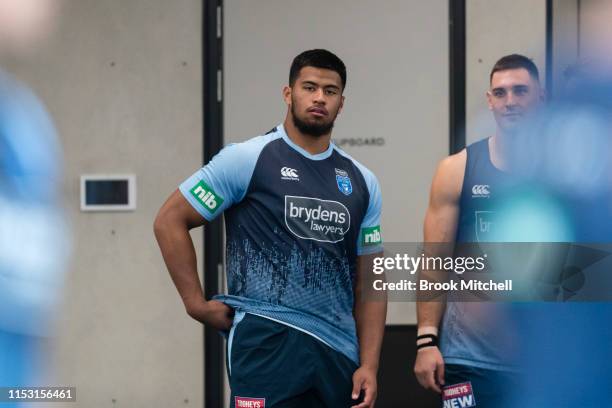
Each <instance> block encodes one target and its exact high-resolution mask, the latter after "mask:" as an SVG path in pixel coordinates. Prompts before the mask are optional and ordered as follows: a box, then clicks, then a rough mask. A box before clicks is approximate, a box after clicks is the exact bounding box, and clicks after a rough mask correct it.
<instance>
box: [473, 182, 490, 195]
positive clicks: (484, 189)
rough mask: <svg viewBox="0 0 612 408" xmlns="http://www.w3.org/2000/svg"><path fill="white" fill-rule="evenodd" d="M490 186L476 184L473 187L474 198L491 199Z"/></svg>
mask: <svg viewBox="0 0 612 408" xmlns="http://www.w3.org/2000/svg"><path fill="white" fill-rule="evenodd" d="M489 189H490V187H489V185H488V184H474V185H473V186H472V198H489V196H490V194H491V192H490V191H489Z"/></svg>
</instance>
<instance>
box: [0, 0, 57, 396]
mask: <svg viewBox="0 0 612 408" xmlns="http://www.w3.org/2000/svg"><path fill="white" fill-rule="evenodd" d="M53 6H55V2H52V1H47V0H43V1H40V0H0V57H1V56H4V55H6V53H7V52H10V53H11V54H15V53H22V52H23V51H25V52H27V51H29V48H28V47H31V46H32V44H33V42H35V41H37V40H38V39H40V38H41V36H43V35H44V34H45V33H46V32H47V28H48V26H49V23H50V22H51V18H52V16H53V14H54V10H55V7H53ZM0 61H1V60H0ZM60 163H61V152H60V146H59V143H58V140H57V137H56V134H55V131H54V128H53V125H52V123H51V120H50V118H49V116H48V115H47V113H46V111H45V109H44V108H43V106H42V104H41V103H40V101H39V100H38V99H37V98H36V97H35V96H34V95H33V94H32V92H31V91H30V90H29V89H28V88H27V87H26V86H24V85H23V84H21V83H19V82H17V81H16V80H15V79H13V78H12V77H11V76H10V75H9V74H7V73H5V72H4V71H2V70H1V68H0V387H16V386H30V387H31V386H36V385H49V384H37V379H38V378H40V376H41V371H42V369H43V367H42V364H41V360H40V359H39V354H40V353H39V349H38V347H37V344H39V343H40V340H41V338H43V337H45V336H48V335H49V334H50V329H51V326H52V324H53V318H54V310H55V308H56V306H57V304H58V301H59V298H60V290H61V288H62V281H63V279H62V278H63V271H64V269H65V268H64V266H65V262H66V260H67V254H68V241H67V235H66V225H65V222H64V218H63V215H62V213H61V211H60V205H59V183H60V178H61V174H60ZM2 406H3V407H7V408H8V407H14V406H17V405H16V404H13V403H3V404H2Z"/></svg>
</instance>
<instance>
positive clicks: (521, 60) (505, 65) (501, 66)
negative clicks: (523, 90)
mask: <svg viewBox="0 0 612 408" xmlns="http://www.w3.org/2000/svg"><path fill="white" fill-rule="evenodd" d="M519 68H524V69H526V70H527V72H529V75H531V77H532V78H533V79H535V80H536V81H538V82H540V74H539V72H538V67H536V64H534V62H533V61H532V60H531V58H527V57H526V56H524V55H521V54H510V55H506V56H505V57H501V58H500V59H499V60H498V61H497V62H496V63H495V65H494V66H493V69H492V70H491V75H490V76H489V83H490V82H491V81H492V80H493V74H494V73H496V72H498V71H506V70H508V69H519Z"/></svg>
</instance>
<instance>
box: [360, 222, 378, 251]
mask: <svg viewBox="0 0 612 408" xmlns="http://www.w3.org/2000/svg"><path fill="white" fill-rule="evenodd" d="M381 242H382V235H380V225H376V226H374V227H369V228H362V229H361V244H362V245H364V246H367V245H377V244H380V243H381Z"/></svg>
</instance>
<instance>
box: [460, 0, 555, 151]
mask: <svg viewBox="0 0 612 408" xmlns="http://www.w3.org/2000/svg"><path fill="white" fill-rule="evenodd" d="M545 52H546V0H515V1H505V0H468V1H467V2H466V72H467V74H466V111H467V113H466V116H467V117H466V143H467V144H470V143H473V142H475V141H477V140H479V139H482V138H484V137H488V136H492V135H493V134H494V133H495V122H494V120H493V117H492V115H491V114H490V112H489V110H488V108H487V103H486V98H485V93H486V91H487V90H488V89H489V73H490V72H491V68H493V65H494V64H495V62H496V61H497V60H498V59H499V58H501V57H503V56H504V55H507V54H512V53H519V54H524V55H526V56H528V57H530V58H532V59H533V60H534V62H535V63H536V65H537V66H538V69H539V70H540V78H541V80H542V83H543V84H544V78H545V72H546V66H545V60H546V54H545Z"/></svg>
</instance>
